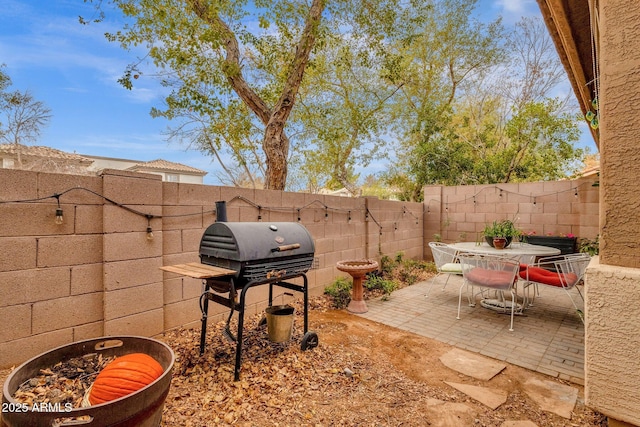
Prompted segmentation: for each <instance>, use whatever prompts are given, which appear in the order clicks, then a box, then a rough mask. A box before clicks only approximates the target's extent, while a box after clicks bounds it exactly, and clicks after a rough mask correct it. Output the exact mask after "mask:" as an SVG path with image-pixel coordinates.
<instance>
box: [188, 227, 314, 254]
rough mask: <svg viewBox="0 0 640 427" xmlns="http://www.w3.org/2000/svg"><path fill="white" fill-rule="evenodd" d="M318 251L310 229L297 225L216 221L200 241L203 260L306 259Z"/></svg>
mask: <svg viewBox="0 0 640 427" xmlns="http://www.w3.org/2000/svg"><path fill="white" fill-rule="evenodd" d="M314 251H315V246H314V243H313V239H312V238H311V235H310V234H309V232H308V231H307V229H306V228H305V227H304V226H303V225H302V224H298V223H295V222H272V223H265V222H215V223H213V224H211V225H210V226H209V227H208V228H207V229H206V230H205V232H204V234H203V236H202V240H201V241H200V258H201V260H202V262H203V263H207V262H206V260H207V259H208V258H219V259H226V260H229V261H237V262H248V261H256V260H263V261H265V262H269V260H272V261H273V262H275V263H277V260H278V259H279V258H284V257H288V258H290V257H305V256H308V255H310V254H311V256H313V253H314Z"/></svg>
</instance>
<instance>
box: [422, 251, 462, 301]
mask: <svg viewBox="0 0 640 427" xmlns="http://www.w3.org/2000/svg"><path fill="white" fill-rule="evenodd" d="M429 247H430V248H431V253H432V254H433V262H434V263H435V264H436V271H437V272H438V273H437V274H436V275H435V276H433V278H432V279H431V284H430V286H429V290H428V291H427V294H426V295H425V298H426V297H428V296H429V294H430V293H431V288H433V285H434V284H435V281H436V279H437V278H438V277H439V276H441V275H443V274H444V275H446V276H447V280H445V282H444V285H442V290H443V291H444V288H445V287H446V286H447V283H449V277H451V275H452V274H454V275H458V276H460V275H462V266H461V265H460V263H459V262H458V251H457V250H455V249H453V248H451V247H450V246H449V245H447V244H446V243H442V242H429Z"/></svg>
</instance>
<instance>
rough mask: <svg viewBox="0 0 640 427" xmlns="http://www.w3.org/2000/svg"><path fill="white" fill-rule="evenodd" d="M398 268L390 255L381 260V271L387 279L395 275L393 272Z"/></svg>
mask: <svg viewBox="0 0 640 427" xmlns="http://www.w3.org/2000/svg"><path fill="white" fill-rule="evenodd" d="M395 268H396V263H395V262H393V260H392V259H391V258H390V257H389V256H388V255H383V256H382V258H380V271H381V272H382V275H383V276H385V277H390V276H391V275H392V274H393V270H395Z"/></svg>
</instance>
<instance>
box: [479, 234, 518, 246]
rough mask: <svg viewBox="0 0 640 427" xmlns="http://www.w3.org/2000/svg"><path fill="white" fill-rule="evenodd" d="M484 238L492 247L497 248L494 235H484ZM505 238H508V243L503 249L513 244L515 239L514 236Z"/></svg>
mask: <svg viewBox="0 0 640 427" xmlns="http://www.w3.org/2000/svg"><path fill="white" fill-rule="evenodd" d="M484 239H485V240H486V241H487V243H488V244H489V246H491V247H492V248H495V246H494V244H493V239H494V237H493V236H484ZM504 239H506V241H507V242H506V244H505V245H504V247H502V248H501V249H504V248H508V247H509V245H510V244H511V241H512V240H513V237H504Z"/></svg>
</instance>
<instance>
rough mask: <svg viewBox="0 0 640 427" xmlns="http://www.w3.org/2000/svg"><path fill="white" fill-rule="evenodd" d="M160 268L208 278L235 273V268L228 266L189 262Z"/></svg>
mask: <svg viewBox="0 0 640 427" xmlns="http://www.w3.org/2000/svg"><path fill="white" fill-rule="evenodd" d="M160 269H161V270H164V271H169V272H171V273H176V274H180V275H182V276H188V277H193V278H195V279H209V278H211V277H221V276H229V275H232V274H235V273H236V272H235V270H229V269H228V268H221V267H214V266H212V265H207V264H201V263H199V262H190V263H187V264H176V265H166V266H164V267H160Z"/></svg>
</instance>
